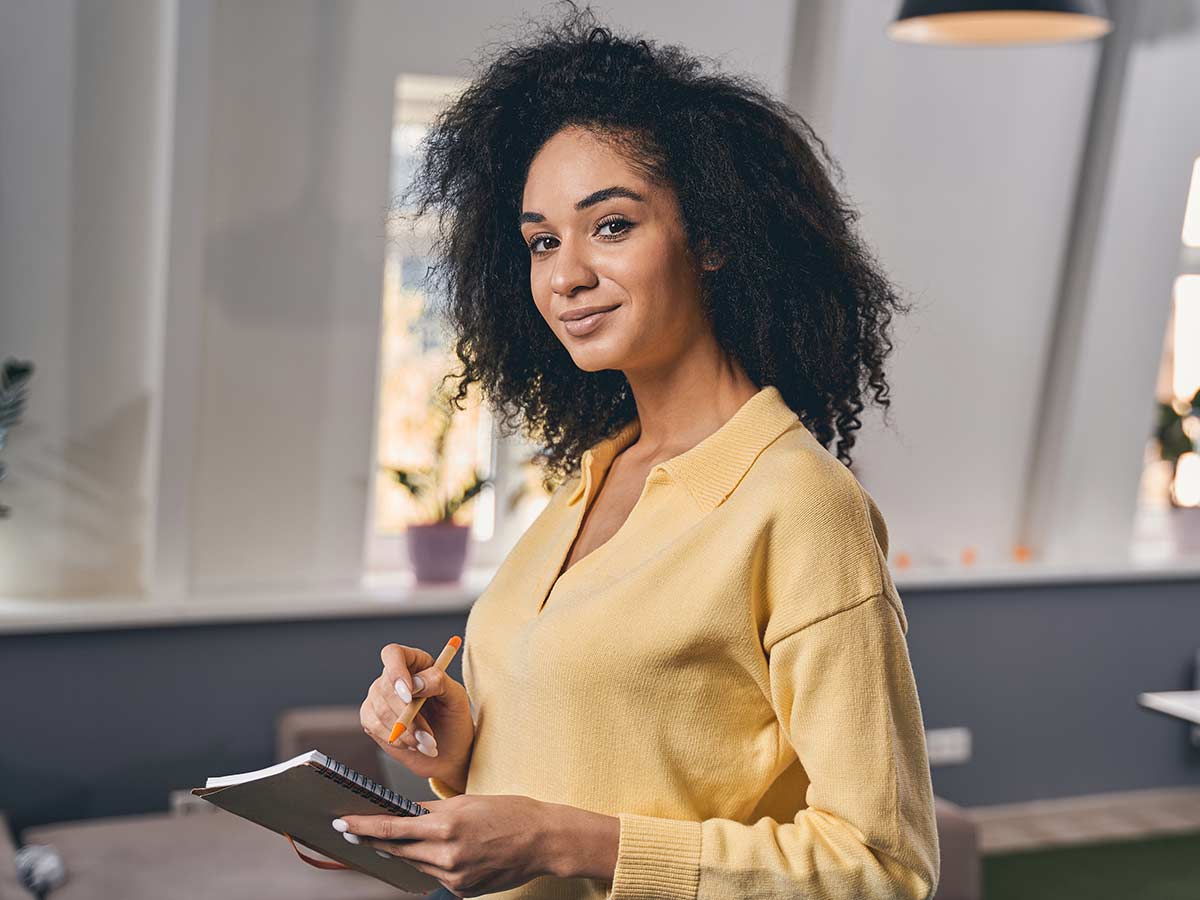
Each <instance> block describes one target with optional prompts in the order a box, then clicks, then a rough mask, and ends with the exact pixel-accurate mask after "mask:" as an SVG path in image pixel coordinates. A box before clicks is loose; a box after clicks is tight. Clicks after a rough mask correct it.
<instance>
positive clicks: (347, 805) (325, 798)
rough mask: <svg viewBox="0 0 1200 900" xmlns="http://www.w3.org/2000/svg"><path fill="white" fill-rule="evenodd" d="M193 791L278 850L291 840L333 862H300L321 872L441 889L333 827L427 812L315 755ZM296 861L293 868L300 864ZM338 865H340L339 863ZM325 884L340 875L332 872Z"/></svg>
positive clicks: (403, 863) (220, 778) (434, 881)
mask: <svg viewBox="0 0 1200 900" xmlns="http://www.w3.org/2000/svg"><path fill="white" fill-rule="evenodd" d="M192 793H193V794H194V795H195V796H197V797H203V798H204V799H205V800H207V801H208V802H209V803H212V804H214V805H216V806H219V807H221V809H224V810H227V811H229V812H231V813H233V814H234V815H238V816H241V817H242V818H243V819H249V820H250V821H251V822H254V823H255V824H257V825H261V826H263V827H264V828H269V829H270V830H271V831H274V832H276V833H277V834H280V835H283V837H282V838H280V850H281V852H286V853H290V852H292V851H291V850H289V849H288V846H287V845H288V842H289V841H290V842H291V843H292V846H293V847H295V844H303V845H304V846H305V847H308V848H309V849H311V850H316V851H317V852H318V853H321V854H323V855H325V856H327V857H329V858H330V859H333V860H336V861H337V862H336V863H328V862H325V861H323V860H313V859H309V858H307V857H305V856H304V855H303V854H301V853H300V850H299V849H298V848H296V853H297V854H298V855H299V856H300V859H301V860H303V861H304V862H306V863H308V864H309V865H314V866H317V867H318V868H322V869H343V868H350V869H357V870H358V871H359V872H363V873H365V874H367V875H370V876H371V877H373V878H378V879H379V880H380V881H384V882H387V883H388V884H390V885H392V886H393V887H397V888H400V889H401V890H404V891H411V892H413V893H419V894H425V893H428V892H429V891H434V890H437V889H438V888H440V887H441V886H442V885H441V882H439V881H438V880H437V879H436V878H434V877H433V876H432V875H427V874H426V873H424V872H422V871H421V870H420V869H418V868H416V867H414V866H412V865H410V864H409V863H408V862H407V861H405V860H404V859H402V858H401V857H397V856H393V857H389V858H388V859H384V858H383V857H381V856H378V855H377V854H376V853H375V848H373V847H370V846H368V845H366V844H358V845H356V844H351V843H350V842H348V841H347V840H346V839H345V838H343V837H342V835H341V834H340V833H339V832H337V831H334V830H333V826H332V825H331V824H330V823H331V822H332V821H333V820H334V819H336V818H338V817H339V816H346V815H351V816H363V815H366V816H378V815H393V816H423V815H426V814H427V813H429V812H430V810H428V809H427V808H425V807H424V806H421V805H420V804H419V803H417V802H415V801H413V800H409V799H408V798H407V797H403V796H401V795H400V794H397V793H396V792H395V791H393V790H391V789H390V788H386V787H384V786H383V785H381V784H378V783H376V782H374V781H372V780H371V779H370V778H367V777H366V776H365V775H363V774H361V773H359V772H356V771H354V770H353V769H351V768H350V767H349V766H347V765H345V764H344V763H340V762H338V761H337V760H335V759H330V758H329V757H328V756H326V755H325V754H324V753H322V752H321V751H319V750H310V751H308V752H307V753H301V754H300V755H299V756H297V757H294V758H293V759H289V760H287V761H286V762H281V763H279V764H277V765H274V766H270V767H268V768H266V769H259V770H257V771H254V772H243V773H241V774H237V775H220V776H216V777H213V778H209V779H208V781H207V782H206V783H205V785H204V787H202V788H192ZM299 864H300V863H299V861H297V865H299ZM339 864H340V865H339ZM328 877H330V878H338V877H339V873H335V872H331V873H330V874H329V876H328Z"/></svg>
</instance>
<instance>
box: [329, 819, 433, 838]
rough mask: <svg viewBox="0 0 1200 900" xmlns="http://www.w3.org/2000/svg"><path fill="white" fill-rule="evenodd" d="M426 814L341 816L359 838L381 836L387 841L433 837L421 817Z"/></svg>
mask: <svg viewBox="0 0 1200 900" xmlns="http://www.w3.org/2000/svg"><path fill="white" fill-rule="evenodd" d="M424 818H426V816H341V817H340V819H341V821H343V822H345V823H346V826H347V827H346V830H347V831H348V832H350V833H351V834H356V835H358V836H359V837H361V838H382V839H384V840H388V841H426V840H428V839H429V838H431V837H435V835H434V834H433V832H432V831H431V830H430V828H429V826H428V824H427V823H425V822H421V821H420V820H421V819H424Z"/></svg>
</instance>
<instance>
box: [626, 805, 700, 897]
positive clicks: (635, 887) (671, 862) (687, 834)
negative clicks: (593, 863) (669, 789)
mask: <svg viewBox="0 0 1200 900" xmlns="http://www.w3.org/2000/svg"><path fill="white" fill-rule="evenodd" d="M617 818H618V819H619V820H620V822H621V836H620V842H619V844H618V847H617V865H616V868H615V870H614V871H613V886H612V891H611V892H610V893H609V895H608V900H696V895H697V893H698V891H699V888H700V835H701V824H700V823H699V822H691V821H687V820H684V819H661V818H656V817H654V816H643V815H638V814H637V813H619V814H618V815H617Z"/></svg>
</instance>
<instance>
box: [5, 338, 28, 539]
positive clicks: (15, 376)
mask: <svg viewBox="0 0 1200 900" xmlns="http://www.w3.org/2000/svg"><path fill="white" fill-rule="evenodd" d="M32 375H33V363H31V362H28V361H26V360H20V359H15V358H14V357H11V356H10V357H9V358H8V359H6V360H4V368H3V370H2V371H0V450H3V449H4V441H5V438H6V437H7V435H8V430H9V429H10V428H12V427H13V426H14V425H16V424H17V423H18V422H20V421H21V413H23V412H24V411H25V396H26V392H27V389H28V386H29V379H30V377H31V376H32ZM6 474H7V472H6V470H5V467H4V463H3V462H0V481H3V480H4V476H5V475H6ZM11 512H12V509H11V508H10V507H8V506H5V505H4V504H3V503H0V519H7V518H8V516H9V514H10V513H11Z"/></svg>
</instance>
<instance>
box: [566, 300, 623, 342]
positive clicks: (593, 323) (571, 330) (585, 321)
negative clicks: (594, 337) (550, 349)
mask: <svg viewBox="0 0 1200 900" xmlns="http://www.w3.org/2000/svg"><path fill="white" fill-rule="evenodd" d="M618 309H620V306H614V307H613V308H612V309H606V310H603V311H601V312H594V313H592V314H591V315H590V316H584V317H583V318H582V319H567V320H565V321H564V322H563V328H565V329H566V331H567V334H569V335H571V336H572V337H582V336H583V335H585V334H591V333H592V332H593V331H595V330H596V329H597V328H599V327H600V326H601V325H602V324H603V323H604V320H605V319H606V318H607V317H608V316H609V315H610V314H611V313H614V312H616V311H617V310H618Z"/></svg>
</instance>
